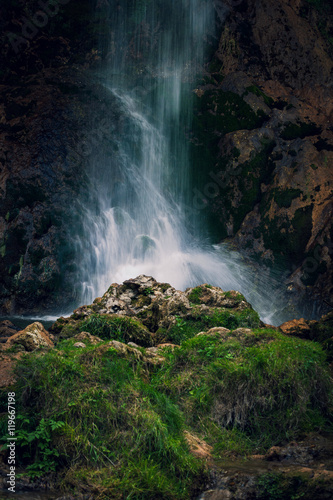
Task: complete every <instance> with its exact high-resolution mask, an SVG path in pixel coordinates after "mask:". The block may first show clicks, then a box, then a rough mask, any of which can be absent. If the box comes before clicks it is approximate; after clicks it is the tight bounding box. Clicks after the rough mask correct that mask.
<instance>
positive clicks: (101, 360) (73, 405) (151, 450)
mask: <svg viewBox="0 0 333 500" xmlns="http://www.w3.org/2000/svg"><path fill="white" fill-rule="evenodd" d="M73 342H74V341H73V340H66V341H63V342H62V343H60V344H59V349H60V350H61V351H58V350H52V351H50V352H48V353H45V354H44V355H42V356H41V355H40V354H39V353H36V354H32V355H31V356H29V358H28V357H27V358H26V359H25V360H24V361H23V362H21V363H20V364H19V366H18V368H17V373H18V376H19V382H18V384H17V387H16V394H17V400H18V403H17V412H18V415H20V417H19V419H18V427H17V435H18V437H19V441H18V444H19V446H18V447H17V451H18V456H17V459H18V463H19V464H20V465H21V466H25V467H28V470H29V468H30V474H31V475H32V476H36V475H38V473H45V472H48V471H49V470H62V471H63V484H64V485H65V486H66V485H67V486H68V485H69V484H73V483H74V484H77V485H79V484H80V481H81V479H82V474H85V475H86V479H87V478H88V476H94V475H97V476H96V477H95V480H96V483H95V488H97V490H98V491H100V492H102V491H104V492H105V496H103V495H102V496H101V498H135V499H143V498H161V499H164V498H165V499H178V498H179V499H182V498H188V497H189V492H190V491H193V488H194V489H195V486H196V482H197V481H198V480H199V478H200V477H201V476H202V474H204V471H203V467H202V465H201V464H200V463H199V462H198V460H196V459H194V458H193V457H192V456H191V455H190V453H189V450H188V446H187V444H186V442H185V438H184V435H183V431H184V416H183V414H182V412H181V411H180V409H179V408H178V406H177V405H176V404H175V403H174V402H173V401H172V400H171V399H170V398H169V397H168V396H167V395H166V394H164V393H163V392H159V391H158V390H156V389H155V388H154V387H153V386H151V384H150V383H149V382H148V381H147V377H146V371H145V368H144V367H143V366H141V365H140V363H134V361H133V360H132V359H121V358H119V357H118V354H117V352H116V351H115V349H112V348H110V347H109V346H107V345H105V344H103V345H102V347H97V348H96V347H88V348H87V349H85V350H84V352H82V351H78V350H77V349H75V348H73ZM27 396H28V397H27ZM111 462H112V463H111ZM112 464H114V465H112ZM85 468H87V471H86V473H84V472H83V471H84V470H85ZM66 471H68V472H66ZM103 471H104V472H103ZM117 492H118V493H117ZM119 492H121V493H122V495H124V496H123V497H122V496H121V495H120V493H119ZM128 495H129V496H128Z"/></svg>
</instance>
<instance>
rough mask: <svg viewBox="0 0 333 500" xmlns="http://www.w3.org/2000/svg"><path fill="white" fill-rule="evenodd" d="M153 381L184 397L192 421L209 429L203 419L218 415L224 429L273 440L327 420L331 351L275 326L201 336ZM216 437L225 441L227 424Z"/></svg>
mask: <svg viewBox="0 0 333 500" xmlns="http://www.w3.org/2000/svg"><path fill="white" fill-rule="evenodd" d="M154 384H157V387H158V388H159V390H163V391H166V392H167V394H169V395H170V396H171V397H172V398H175V400H179V401H180V406H181V408H182V410H183V411H184V414H185V415H186V416H187V423H188V425H191V426H194V427H195V428H197V430H198V432H200V431H201V432H202V431H203V429H201V427H200V425H199V426H198V422H204V421H205V419H206V420H207V419H208V420H212V421H213V422H215V424H216V425H217V427H219V428H220V429H223V430H224V431H225V430H229V431H231V430H233V431H237V432H239V433H241V434H242V436H243V439H242V441H243V444H242V445H241V446H242V447H243V446H244V443H247V445H248V444H249V443H250V442H252V445H253V446H255V447H268V446H270V445H272V443H276V442H279V441H280V440H283V439H289V438H291V436H296V435H299V434H301V433H302V432H307V431H310V430H313V429H321V428H324V427H325V426H326V417H327V412H328V408H329V401H330V379H329V375H328V373H327V372H326V369H325V354H324V352H323V351H322V349H321V347H320V346H319V345H317V344H315V343H311V342H308V341H302V340H300V339H297V338H287V337H285V336H283V335H282V334H279V333H277V332H275V331H273V330H254V332H253V333H252V334H250V335H243V336H241V337H240V338H238V337H233V336H232V335H231V336H230V338H229V339H227V340H226V339H221V338H219V336H218V335H217V336H205V335H202V336H199V337H194V338H192V339H190V340H188V341H186V342H184V343H183V344H182V347H181V349H178V350H177V351H176V352H175V353H174V354H173V355H172V359H171V360H170V363H168V364H166V365H165V366H164V367H163V368H162V369H161V370H160V371H159V372H158V373H157V374H156V376H155V379H154ZM229 438H230V435H229ZM216 439H217V448H218V449H224V447H225V445H223V441H226V440H227V442H228V436H227V435H226V434H225V432H224V433H223V434H222V435H220V436H219V435H218V433H217V437H216ZM229 445H230V442H229Z"/></svg>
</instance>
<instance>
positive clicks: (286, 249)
mask: <svg viewBox="0 0 333 500" xmlns="http://www.w3.org/2000/svg"><path fill="white" fill-rule="evenodd" d="M58 3H59V5H58V6H59V11H57V13H56V14H52V13H51V14H50V13H49V14H48V17H47V22H46V24H45V26H42V27H38V28H36V24H35V25H34V26H35V28H34V34H32V32H31V22H32V21H33V20H34V19H35V21H36V18H35V16H36V13H37V11H38V9H39V7H38V5H37V2H34V1H29V2H23V1H17V2H13V1H11V0H6V1H5V2H3V3H2V5H1V32H2V44H1V47H2V49H1V58H2V62H3V65H2V70H1V76H2V83H1V87H0V92H1V95H2V96H4V103H3V104H2V105H1V109H0V149H1V153H0V161H1V171H0V304H1V312H2V313H4V314H9V313H13V312H17V313H22V312H25V311H29V310H30V311H33V310H35V311H38V310H39V311H40V310H47V309H49V310H54V309H55V308H57V307H59V308H60V307H61V306H62V305H63V304H64V303H65V304H68V303H69V302H75V295H76V294H77V285H75V283H74V282H75V280H77V277H78V266H79V256H78V254H77V253H76V245H75V241H76V239H77V237H78V235H80V233H82V223H83V218H82V212H83V213H84V209H85V206H86V204H87V203H88V202H89V203H90V204H93V199H94V196H97V194H96V193H95V192H94V189H92V185H93V174H92V170H91V165H92V164H93V165H94V168H98V166H100V167H101V166H102V165H103V164H105V161H104V160H105V155H109V156H110V155H111V156H112V155H113V158H114V166H113V168H114V169H115V170H114V172H115V178H116V177H117V175H118V174H117V172H116V170H117V159H116V152H115V151H116V144H115V139H114V136H113V132H112V131H113V130H114V129H115V128H117V129H118V130H119V129H121V127H122V126H123V125H122V119H121V113H120V112H119V110H117V108H116V105H115V103H114V102H113V101H112V98H111V97H110V95H108V94H107V93H106V92H105V91H104V90H103V87H102V86H100V85H98V84H96V82H95V81H93V78H92V75H91V73H90V69H91V68H94V69H96V67H97V66H96V65H97V64H98V63H99V61H103V60H104V59H106V58H107V57H111V56H112V50H113V48H112V46H111V47H110V46H109V47H107V45H106V44H103V40H104V41H105V40H106V39H107V37H108V35H107V34H106V29H105V24H103V22H102V23H101V20H103V19H104V18H107V16H106V15H105V12H110V9H111V10H112V9H118V10H119V11H121V9H122V7H123V3H124V2H122V1H120V2H113V1H110V2H94V1H91V2H90V1H88V0H87V1H83V2H80V3H79V4H78V2H76V1H74V0H73V1H72V2H65V1H62V2H60V0H59V2H58ZM143 3H144V2H143ZM140 5H141V4H140ZM214 5H215V8H216V13H217V16H216V17H217V24H218V26H219V27H218V30H219V34H218V40H219V41H218V43H217V44H216V46H215V48H214V51H215V50H216V51H215V55H213V56H212V60H211V63H210V65H209V68H208V70H207V74H206V76H205V77H204V79H203V80H202V81H201V82H200V84H198V85H197V88H196V89H195V90H194V94H193V99H194V107H195V115H194V120H193V127H192V130H190V131H189V138H190V143H191V151H192V156H193V171H194V176H193V177H194V178H193V182H194V200H193V202H194V203H193V204H194V209H195V210H197V211H198V212H199V213H201V214H203V215H204V217H203V218H204V220H205V221H206V220H208V219H209V220H210V221H211V228H212V231H213V235H214V239H215V240H216V241H221V240H223V239H225V238H227V239H229V241H230V242H232V243H233V245H234V246H236V247H237V248H238V249H240V250H242V251H243V252H244V253H246V254H248V255H249V256H250V257H251V258H253V257H254V258H256V259H260V260H261V261H264V262H265V263H266V264H267V265H269V266H272V267H274V266H277V265H283V266H284V268H287V269H288V272H289V276H288V280H286V287H289V291H290V294H291V297H292V300H294V301H297V300H302V301H304V300H305V301H306V299H310V300H311V301H312V300H313V299H315V300H314V304H315V306H314V310H313V311H309V309H308V316H310V315H311V313H312V312H313V313H314V314H316V315H318V314H320V313H321V312H326V310H327V308H328V307H329V306H328V305H327V303H326V302H330V301H331V302H333V300H332V298H330V297H331V295H332V292H333V283H332V279H333V271H332V246H331V238H332V234H333V229H332V182H333V178H332V175H333V174H332V169H331V168H330V167H331V163H332V161H333V131H332V118H333V88H332V83H331V82H332V68H333V61H332V53H333V48H332V26H333V22H332V6H331V4H330V2H329V1H326V0H322V1H320V0H313V1H312V0H311V1H310V0H294V1H292V2H290V1H285V0H276V1H275V2H274V3H273V2H271V1H270V0H234V1H232V0H225V1H223V2H221V1H215V2H214ZM92 9H93V11H94V13H95V14H96V13H97V17H94V16H92ZM103 9H104V10H103ZM105 9H109V10H107V11H106V10H105ZM39 21H40V22H39V24H41V20H39ZM44 21H45V16H44ZM29 23H30V24H29ZM42 24H43V23H42ZM29 27H30V28H29ZM29 29H30V31H29ZM13 34H14V35H13ZM97 36H98V37H99V38H100V40H102V43H101V44H100V46H99V48H98V50H97V49H96V47H97V42H96V40H97ZM137 64H142V61H141V62H140V61H138V62H137ZM140 71H141V70H140ZM106 110H107V111H106ZM102 119H103V121H102ZM101 123H102V125H101ZM205 224H206V222H205ZM284 279H285V277H284ZM325 301H326V302H325ZM307 304H308V303H307ZM306 307H307V308H308V305H307V306H306Z"/></svg>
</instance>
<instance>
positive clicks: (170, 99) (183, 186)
mask: <svg viewBox="0 0 333 500" xmlns="http://www.w3.org/2000/svg"><path fill="white" fill-rule="evenodd" d="M133 16H134V17H133ZM135 16H136V17H135ZM213 25H214V19H213V2H211V1H208V0H163V2H161V1H158V0H148V1H139V0H137V1H136V2H133V1H127V2H126V1H124V2H120V7H119V8H118V10H117V12H116V14H115V15H114V17H113V18H112V25H111V26H110V31H111V35H112V40H113V54H112V58H111V63H110V65H109V68H108V71H107V75H106V77H107V83H106V86H107V88H108V89H109V92H110V93H112V94H113V96H114V98H115V99H116V100H117V103H118V106H119V109H120V110H121V112H122V114H123V116H124V117H125V119H126V131H125V134H124V133H122V134H121V133H118V135H117V142H118V156H117V161H118V164H119V163H120V165H121V174H122V175H121V178H120V179H115V178H113V175H112V172H113V169H112V159H110V163H109V164H108V162H106V164H105V165H103V166H102V170H103V176H101V178H100V179H98V176H97V178H96V176H95V188H96V197H97V198H98V200H99V201H98V203H99V206H98V209H97V210H96V207H95V209H94V210H92V209H91V208H89V207H84V220H85V231H84V232H85V251H84V252H83V255H82V259H81V271H82V278H81V279H82V294H81V301H82V302H84V303H90V302H91V301H92V300H93V299H94V298H95V297H97V296H99V295H101V294H103V293H104V292H105V290H106V289H107V288H108V286H109V285H110V284H111V283H113V282H118V283H119V282H122V281H124V280H125V279H129V278H132V277H135V276H137V275H139V274H146V275H151V276H154V277H155V278H156V279H157V280H158V281H164V282H168V283H170V284H171V285H173V286H174V287H176V288H178V289H182V290H184V289H185V288H186V287H189V286H196V285H199V284H202V283H210V284H212V285H217V286H220V287H221V288H223V289H225V290H229V289H236V290H239V291H241V292H242V293H244V294H245V296H246V297H247V299H248V300H250V301H252V303H253V306H254V307H255V308H256V309H257V310H258V311H259V313H260V314H261V316H262V318H263V319H265V320H270V317H271V315H272V313H273V312H274V307H272V290H273V288H274V287H273V286H272V281H271V282H270V287H268V286H267V283H264V284H263V283H262V282H259V285H258V277H255V276H254V274H253V273H252V272H250V270H249V269H247V268H246V266H245V265H244V264H242V262H241V260H240V259H239V258H237V257H236V255H234V254H231V253H230V252H227V250H226V249H224V248H223V247H213V246H207V245H203V244H201V243H200V242H199V239H200V234H193V231H192V232H190V231H189V230H188V229H187V227H188V224H187V215H188V214H185V210H184V206H185V202H186V200H187V199H188V194H189V190H190V184H189V169H190V165H189V160H188V145H187V142H186V140H185V137H184V135H183V134H182V132H181V126H182V125H181V124H183V125H184V123H186V120H189V119H190V109H189V108H188V107H186V101H185V103H184V98H185V99H187V100H188V101H189V102H190V99H188V96H189V95H190V93H191V92H192V91H193V82H194V81H195V76H196V74H200V73H201V74H202V72H203V69H202V65H203V57H204V50H203V47H204V39H205V34H206V33H207V32H208V31H209V30H212V27H213ZM133 61H138V68H134V69H133V64H134V62H133ZM130 65H132V67H131V68H130V69H129V67H130ZM140 71H141V72H143V73H144V82H145V85H144V87H143V86H142V85H141V84H140V79H139V78H136V79H135V78H133V76H129V77H128V78H126V77H125V75H127V72H130V73H131V75H132V74H133V73H135V72H137V73H139V72H140ZM142 81H143V80H142ZM119 82H121V83H119ZM133 82H135V83H133ZM147 82H148V83H147ZM191 84H192V85H191ZM134 85H135V87H134V88H133V86H134ZM147 89H148V90H147ZM188 123H189V122H188ZM108 172H109V173H110V174H109V175H108ZM108 183H109V184H110V186H111V185H112V189H108V186H106V184H108ZM194 227H195V226H194ZM254 281H256V283H257V284H256V285H254ZM258 290H259V291H258Z"/></svg>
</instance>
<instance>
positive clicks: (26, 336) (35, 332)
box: [4, 321, 54, 351]
mask: <svg viewBox="0 0 333 500" xmlns="http://www.w3.org/2000/svg"><path fill="white" fill-rule="evenodd" d="M14 345H20V346H22V347H23V349H24V350H25V351H35V350H36V349H38V348H41V347H42V348H51V347H54V344H53V341H52V339H51V336H50V335H49V333H48V332H47V331H46V330H45V328H44V327H43V325H42V324H41V323H39V322H38V321H36V322H35V323H32V324H31V325H29V326H27V327H26V328H25V329H24V330H21V331H20V332H17V333H15V335H12V336H11V337H9V339H8V340H7V342H6V344H5V345H4V348H5V349H10V348H11V347H13V346H14Z"/></svg>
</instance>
